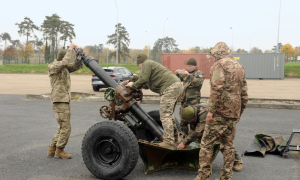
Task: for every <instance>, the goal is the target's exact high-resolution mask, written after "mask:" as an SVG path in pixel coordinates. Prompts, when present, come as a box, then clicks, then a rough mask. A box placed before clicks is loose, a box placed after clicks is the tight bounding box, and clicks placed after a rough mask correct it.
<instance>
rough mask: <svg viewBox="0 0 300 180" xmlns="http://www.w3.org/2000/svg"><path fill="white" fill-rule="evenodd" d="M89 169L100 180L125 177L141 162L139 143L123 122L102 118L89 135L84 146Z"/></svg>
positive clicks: (83, 153)
mask: <svg viewBox="0 0 300 180" xmlns="http://www.w3.org/2000/svg"><path fill="white" fill-rule="evenodd" d="M81 152H82V157H83V161H84V163H85V165H86V167H87V168H88V170H89V171H90V172H91V173H92V174H93V175H94V176H96V177H97V178H100V179H110V180H112V179H122V178H123V177H125V176H127V175H128V174H130V173H131V171H132V170H133V169H134V168H135V166H136V164H137V161H138V154H139V149H138V142H137V139H136V138H135V135H134V134H133V132H132V131H131V130H130V129H129V128H128V127H127V126H126V125H125V124H124V123H123V122H121V121H102V122H99V123H97V124H95V125H94V126H92V127H91V128H90V129H89V130H88V131H87V133H86V134H85V136H84V138H83V142H82V147H81Z"/></svg>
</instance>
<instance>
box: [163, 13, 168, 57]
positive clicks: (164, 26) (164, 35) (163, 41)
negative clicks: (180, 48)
mask: <svg viewBox="0 0 300 180" xmlns="http://www.w3.org/2000/svg"><path fill="white" fill-rule="evenodd" d="M168 19H169V18H167V19H166V21H165V24H164V33H163V48H162V50H163V53H164V46H165V27H166V22H167V20H168Z"/></svg>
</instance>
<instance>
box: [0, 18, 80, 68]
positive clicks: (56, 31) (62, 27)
mask: <svg viewBox="0 0 300 180" xmlns="http://www.w3.org/2000/svg"><path fill="white" fill-rule="evenodd" d="M15 25H17V26H18V28H19V30H18V33H19V35H20V36H25V37H26V42H25V43H23V44H22V43H21V42H20V40H18V39H15V40H12V38H11V36H10V35H9V34H8V33H7V32H5V33H2V34H1V35H0V41H4V42H5V46H4V52H5V51H6V50H7V51H9V52H10V53H4V52H3V56H4V57H7V56H8V55H10V56H12V55H14V56H16V55H15V54H16V53H15V52H17V49H24V50H25V51H26V50H27V51H28V52H26V53H25V55H26V56H27V57H24V58H25V59H26V58H28V56H29V55H30V54H32V51H33V49H35V50H37V51H38V50H41V49H42V50H43V52H44V53H45V60H46V62H49V60H50V58H51V59H52V60H53V59H54V58H55V56H56V54H57V53H58V50H59V49H60V47H59V44H58V43H59V41H60V40H62V41H63V46H62V48H63V49H65V48H66V42H67V41H70V42H71V41H72V39H74V38H75V37H76V34H75V31H74V24H71V23H70V22H68V21H65V20H62V19H61V17H60V16H58V15H57V14H53V15H52V16H46V17H45V20H44V21H43V23H42V24H41V25H40V26H37V25H36V24H35V23H34V22H33V21H32V20H31V19H30V18H29V17H25V18H24V20H23V21H22V22H20V23H16V24H15ZM37 31H40V32H42V33H43V37H41V38H38V37H37V35H36V32H37ZM8 42H10V43H11V46H9V47H7V43H8ZM11 52H13V53H11ZM33 53H34V52H33ZM25 55H24V56H25ZM22 57H23V56H22Z"/></svg>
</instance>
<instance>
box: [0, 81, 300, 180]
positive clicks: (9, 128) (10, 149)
mask: <svg viewBox="0 0 300 180" xmlns="http://www.w3.org/2000/svg"><path fill="white" fill-rule="evenodd" d="M45 83H46V82H45ZM47 83H48V82H47ZM20 90H21V88H20ZM45 90H46V89H45ZM102 105H107V103H99V102H77V101H72V102H71V110H72V116H71V124H72V132H71V137H70V140H69V143H68V145H67V147H66V151H67V152H69V153H70V154H72V155H73V158H72V159H70V160H62V159H55V158H47V157H46V153H47V149H48V145H49V143H50V142H51V139H52V137H53V135H54V133H55V132H56V129H57V123H56V120H55V117H54V113H53V110H52V107H51V103H50V101H45V100H27V99H25V95H0V118H1V119H0V132H1V133H0V180H48V179H53V180H70V179H72V180H74V179H75V180H79V179H85V180H86V179H96V178H95V177H94V176H93V175H92V174H91V173H90V172H89V171H88V170H87V168H86V167H85V165H84V163H83V160H82V156H81V143H82V139H83V136H84V134H85V132H86V131H87V130H88V129H89V128H90V127H91V126H92V125H93V124H95V123H97V122H99V121H102V120H103V119H101V118H100V116H99V107H101V106H102ZM142 107H143V108H144V109H145V110H146V111H150V110H155V109H159V106H158V105H144V104H143V105H142ZM178 109H179V106H177V107H176V112H175V115H176V116H177V117H178ZM299 117H300V111H297V110H278V109H276V110H269V109H268V110H266V109H246V110H245V112H244V114H243V116H242V120H241V122H239V123H238V125H237V134H236V139H235V146H236V149H237V150H238V152H239V153H242V152H244V151H245V148H246V147H247V145H248V144H249V143H250V141H251V140H252V139H253V137H254V135H255V134H258V133H265V134H269V135H272V136H280V135H282V136H284V137H286V138H289V136H290V134H291V132H292V129H293V128H300V127H299V126H300V125H299ZM295 141H296V142H297V143H298V144H300V136H299V135H297V136H295ZM242 158H243V161H244V165H243V166H244V169H243V171H242V172H234V176H233V180H241V179H242V180H299V179H300V178H299V177H300V154H299V153H298V152H297V153H292V152H289V153H288V157H287V158H285V159H284V158H282V157H281V156H279V155H273V154H267V155H266V156H265V158H263V157H253V156H244V157H242ZM222 164H223V157H222V155H221V153H219V155H218V156H217V158H216V160H215V161H214V163H213V174H212V175H211V179H216V178H219V175H220V168H221V166H222ZM143 168H144V165H143V163H142V161H141V159H139V161H138V164H137V166H136V167H135V169H134V170H133V172H132V173H131V174H129V175H128V176H127V177H125V178H124V179H125V180H140V179H144V180H150V179H151V180H153V179H155V180H183V179H191V180H192V179H194V178H195V176H196V175H197V172H196V171H192V170H185V169H167V170H162V171H159V172H154V173H151V174H148V175H145V174H144V170H143Z"/></svg>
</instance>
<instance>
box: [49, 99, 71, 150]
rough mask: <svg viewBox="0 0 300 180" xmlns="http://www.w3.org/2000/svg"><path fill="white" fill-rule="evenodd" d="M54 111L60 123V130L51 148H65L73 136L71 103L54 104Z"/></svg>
mask: <svg viewBox="0 0 300 180" xmlns="http://www.w3.org/2000/svg"><path fill="white" fill-rule="evenodd" d="M53 110H54V112H55V118H56V121H57V123H58V129H57V132H56V134H55V135H54V137H53V139H52V142H51V146H54V145H56V147H59V148H64V147H65V146H66V145H67V143H68V140H69V137H70V134H71V124H70V116H71V110H70V103H64V102H54V103H53Z"/></svg>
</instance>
